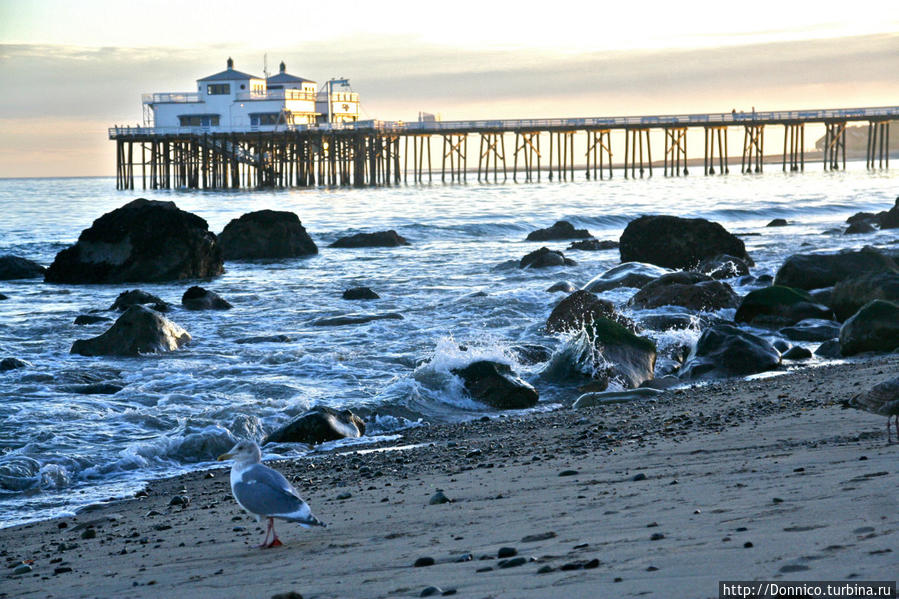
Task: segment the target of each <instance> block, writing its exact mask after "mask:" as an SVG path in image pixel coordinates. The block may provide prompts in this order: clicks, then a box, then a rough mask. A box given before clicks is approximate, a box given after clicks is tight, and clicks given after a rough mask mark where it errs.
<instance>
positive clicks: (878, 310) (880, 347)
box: [840, 300, 899, 356]
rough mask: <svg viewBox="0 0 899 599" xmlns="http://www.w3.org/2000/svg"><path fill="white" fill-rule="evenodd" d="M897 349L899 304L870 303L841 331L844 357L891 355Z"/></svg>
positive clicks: (881, 301)
mask: <svg viewBox="0 0 899 599" xmlns="http://www.w3.org/2000/svg"><path fill="white" fill-rule="evenodd" d="M897 348H899V304H896V303H894V302H888V301H885V300H872V301H870V302H868V303H867V304H865V305H864V306H862V308H861V309H860V310H859V311H858V312H856V313H855V314H854V315H853V316H852V317H851V318H850V319H849V320H847V321H846V322H844V323H843V326H842V327H841V328H840V350H841V351H842V352H843V355H844V356H853V355H855V354H859V353H862V352H866V351H876V352H890V351H893V350H895V349H897Z"/></svg>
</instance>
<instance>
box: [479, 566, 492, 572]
mask: <svg viewBox="0 0 899 599" xmlns="http://www.w3.org/2000/svg"><path fill="white" fill-rule="evenodd" d="M492 571H493V568H492V567H491V566H487V567H486V568H478V569H477V570H475V572H492Z"/></svg>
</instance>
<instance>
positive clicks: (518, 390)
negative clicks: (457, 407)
mask: <svg viewBox="0 0 899 599" xmlns="http://www.w3.org/2000/svg"><path fill="white" fill-rule="evenodd" d="M452 373H453V374H455V375H456V376H458V377H459V378H461V379H462V381H463V382H464V384H465V390H466V391H467V392H468V394H469V395H470V396H471V398H472V399H474V400H476V401H479V402H481V403H484V404H487V405H488V406H490V407H492V408H496V409H498V410H521V409H524V408H530V407H533V406H535V405H536V404H537V401H538V400H539V394H538V393H537V390H536V389H534V387H532V386H531V385H530V384H528V383H527V382H525V381H523V380H522V379H520V378H519V377H518V375H516V374H515V373H514V372H512V368H511V367H510V366H509V365H508V364H501V363H499V362H491V361H488V360H479V361H477V362H472V363H471V364H469V365H468V366H466V367H465V368H458V369H454V370H453V371H452Z"/></svg>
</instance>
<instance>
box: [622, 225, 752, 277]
mask: <svg viewBox="0 0 899 599" xmlns="http://www.w3.org/2000/svg"><path fill="white" fill-rule="evenodd" d="M620 243H621V247H620V248H619V251H620V253H621V261H622V262H649V263H650V264H655V265H657V266H664V267H665V268H674V269H689V268H695V267H696V266H697V265H698V264H699V263H700V262H702V261H703V260H705V259H706V258H713V257H715V256H717V255H719V254H727V255H730V256H736V257H737V258H741V259H743V260H745V261H746V262H747V263H748V264H752V259H751V258H749V255H748V254H747V253H746V246H745V245H744V244H743V241H742V240H741V239H739V238H738V237H736V236H735V235H732V234H731V233H729V232H728V231H727V230H726V229H725V228H724V227H722V226H721V225H720V224H718V223H715V222H711V221H708V220H705V219H703V218H681V217H679V216H667V215H656V216H641V217H640V218H638V219H636V220H632V221H631V222H629V223H628V224H627V227H625V229H624V232H623V233H622V234H621V239H620Z"/></svg>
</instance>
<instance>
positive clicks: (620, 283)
mask: <svg viewBox="0 0 899 599" xmlns="http://www.w3.org/2000/svg"><path fill="white" fill-rule="evenodd" d="M670 272H671V271H670V270H669V269H667V268H661V267H660V266H655V265H654V264H644V263H642V262H625V263H624V264H619V265H618V266H615V267H613V268H610V269H609V270H607V271H606V272H604V273H602V274H601V275H597V276H595V277H593V278H592V279H590V281H589V282H588V283H587V284H586V285H584V290H585V291H591V292H593V293H602V292H603V291H609V290H610V289H618V288H619V287H633V288H635V289H640V288H642V287H643V286H644V285H646V284H647V283H649V282H650V281H653V280H655V279H658V278H659V277H661V276H662V275H666V274H668V273H670Z"/></svg>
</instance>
